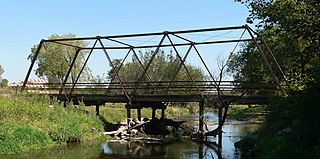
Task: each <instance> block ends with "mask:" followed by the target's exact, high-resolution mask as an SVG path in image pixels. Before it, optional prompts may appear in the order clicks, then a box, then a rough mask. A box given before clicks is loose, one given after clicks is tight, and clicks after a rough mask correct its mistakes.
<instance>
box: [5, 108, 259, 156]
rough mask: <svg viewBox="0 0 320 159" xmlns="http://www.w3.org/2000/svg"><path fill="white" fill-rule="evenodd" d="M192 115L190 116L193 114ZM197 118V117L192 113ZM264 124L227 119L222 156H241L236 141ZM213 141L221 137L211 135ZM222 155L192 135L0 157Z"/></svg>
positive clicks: (212, 120) (212, 121) (212, 122)
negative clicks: (171, 140)
mask: <svg viewBox="0 0 320 159" xmlns="http://www.w3.org/2000/svg"><path fill="white" fill-rule="evenodd" d="M189 119H190V118H189ZM191 119H192V120H193V122H194V121H195V119H196V117H191ZM205 119H207V120H208V121H209V122H210V125H209V126H208V128H209V129H210V130H211V129H214V128H215V127H216V126H217V125H216V122H217V120H218V118H217V116H216V114H215V113H213V112H208V113H206V114H205ZM259 126H260V124H254V123H249V122H243V121H233V120H227V121H226V123H225V125H224V126H223V140H222V141H223V142H222V157H223V158H226V159H240V158H241V152H240V151H239V150H237V149H235V148H234V143H235V142H237V141H239V140H240V138H241V137H242V136H244V135H246V134H247V133H250V132H253V131H255V130H257V129H258V128H259ZM209 139H210V140H211V141H216V140H217V138H214V137H210V138H209ZM212 157H213V158H218V157H217V154H216V152H215V150H214V149H212V148H209V147H207V146H205V145H198V144H197V143H194V142H192V141H190V140H188V139H182V140H181V141H178V142H175V143H172V144H168V145H144V146H142V145H140V144H136V143H130V144H128V143H119V142H87V143H82V144H79V143H75V144H69V145H66V146H59V147H55V148H52V149H45V150H39V151H33V152H29V153H21V154H15V155H4V156H0V158H5V159H16V158H21V159H22V158H37V159H41V158H50V159H87V158H90V159H93V158H97V159H105V158H111V159H113V158H114V159H118V158H141V159H143V158H145V159H147V158H164V159H165V158H168V159H172V158H181V159H198V158H208V159H209V158H212Z"/></svg>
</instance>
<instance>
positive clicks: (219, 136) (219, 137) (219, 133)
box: [218, 106, 223, 156]
mask: <svg viewBox="0 0 320 159" xmlns="http://www.w3.org/2000/svg"><path fill="white" fill-rule="evenodd" d="M222 110H223V108H222V107H221V106H220V107H219V111H218V116H219V119H218V120H219V127H218V128H219V130H218V131H219V132H218V156H219V155H220V156H221V154H222V126H223V125H222V124H223V123H222Z"/></svg>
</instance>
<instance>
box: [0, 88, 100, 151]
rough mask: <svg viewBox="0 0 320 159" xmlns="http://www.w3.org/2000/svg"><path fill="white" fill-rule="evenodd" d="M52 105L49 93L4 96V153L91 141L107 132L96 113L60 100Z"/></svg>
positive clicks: (0, 144) (0, 102) (0, 141)
mask: <svg viewBox="0 0 320 159" xmlns="http://www.w3.org/2000/svg"><path fill="white" fill-rule="evenodd" d="M49 105H50V104H49V97H47V96H39V95H35V94H33V95H31V94H20V95H13V94H11V95H10V96H6V97H5V96H0V114H1V116H0V154H13V153H19V152H24V151H30V150H35V149H40V148H45V147H52V146H54V145H59V144H65V143H68V142H75V141H84V140H90V139H94V138H98V137H99V134H100V132H101V131H103V123H102V121H100V119H99V118H98V117H96V116H95V115H93V114H87V113H85V112H84V111H81V110H80V109H77V108H75V107H74V106H69V107H68V108H64V107H63V106H62V105H60V104H59V103H58V102H53V103H52V107H49Z"/></svg>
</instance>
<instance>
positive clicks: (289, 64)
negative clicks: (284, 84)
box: [229, 0, 320, 89]
mask: <svg viewBox="0 0 320 159" xmlns="http://www.w3.org/2000/svg"><path fill="white" fill-rule="evenodd" d="M236 1H239V2H241V3H244V4H246V5H247V6H248V8H249V10H250V15H249V17H248V19H247V21H248V22H250V23H253V22H255V21H258V23H257V25H256V27H257V29H258V32H259V33H260V34H261V35H262V36H263V37H264V38H265V40H266V41H267V43H268V45H269V46H270V48H271V50H272V51H273V52H274V54H275V56H276V58H277V60H278V62H279V64H280V66H281V67H282V68H283V70H284V72H285V75H286V77H287V79H288V80H289V82H291V85H292V86H294V88H298V89H303V88H305V87H306V84H307V83H310V82H312V81H314V80H315V79H314V75H312V72H315V70H316V67H317V66H318V65H319V64H320V58H319V55H320V41H319V40H320V39H319V37H320V28H319V26H320V1H318V0H267V1H261V0H236ZM263 49H264V50H266V48H263ZM257 57H259V54H258V52H257V48H256V46H255V45H254V44H253V43H247V44H245V45H243V47H242V49H241V50H240V51H239V52H238V54H236V55H234V57H233V60H232V61H231V62H230V63H229V71H231V72H233V73H235V78H238V79H250V80H261V79H264V80H266V79H270V76H269V75H267V74H265V73H262V72H267V71H266V69H265V67H264V66H262V65H261V62H257ZM269 59H271V57H270V56H269ZM270 61H271V60H270ZM272 65H273V66H274V65H275V64H274V63H272ZM274 70H276V69H274ZM277 75H278V77H279V78H280V74H279V72H277ZM280 79H281V78H280Z"/></svg>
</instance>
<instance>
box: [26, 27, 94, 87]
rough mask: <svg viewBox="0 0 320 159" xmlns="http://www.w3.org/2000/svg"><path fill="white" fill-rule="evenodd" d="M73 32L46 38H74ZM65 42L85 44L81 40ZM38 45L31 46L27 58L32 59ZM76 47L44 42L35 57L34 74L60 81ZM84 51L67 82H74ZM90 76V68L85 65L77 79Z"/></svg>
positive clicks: (74, 44)
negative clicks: (35, 67) (35, 66)
mask: <svg viewBox="0 0 320 159" xmlns="http://www.w3.org/2000/svg"><path fill="white" fill-rule="evenodd" d="M75 37H76V35H75V34H71V33H70V34H65V35H62V36H59V35H56V34H53V35H51V36H50V37H49V38H48V39H60V38H75ZM64 43H65V44H70V45H73V46H79V47H85V46H86V45H87V44H86V43H85V42H83V41H67V42H64ZM37 48H38V45H35V46H33V47H32V48H31V54H30V55H29V56H28V59H29V60H31V61H32V59H33V58H34V55H35V53H36V50H37ZM76 51H77V48H76V47H71V46H66V45H61V44H58V43H44V44H43V47H42V49H41V50H40V53H39V55H38V57H37V59H36V64H37V65H38V68H37V69H36V75H37V76H38V77H39V78H46V79H48V80H49V82H58V83H61V82H62V81H63V80H64V78H65V76H66V73H67V71H68V68H69V66H70V64H71V62H72V60H73V58H74V56H75V54H76ZM86 54H87V52H86V51H83V50H81V51H80V53H79V55H78V57H77V60H76V62H75V64H74V67H73V69H72V71H71V74H70V76H69V79H68V82H75V80H76V78H77V76H78V74H79V72H80V70H81V68H82V66H83V64H84V61H85V55H86ZM90 77H91V75H90V69H89V68H88V67H87V66H86V67H85V68H84V70H83V72H82V74H81V77H80V79H79V81H87V80H89V79H90Z"/></svg>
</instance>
